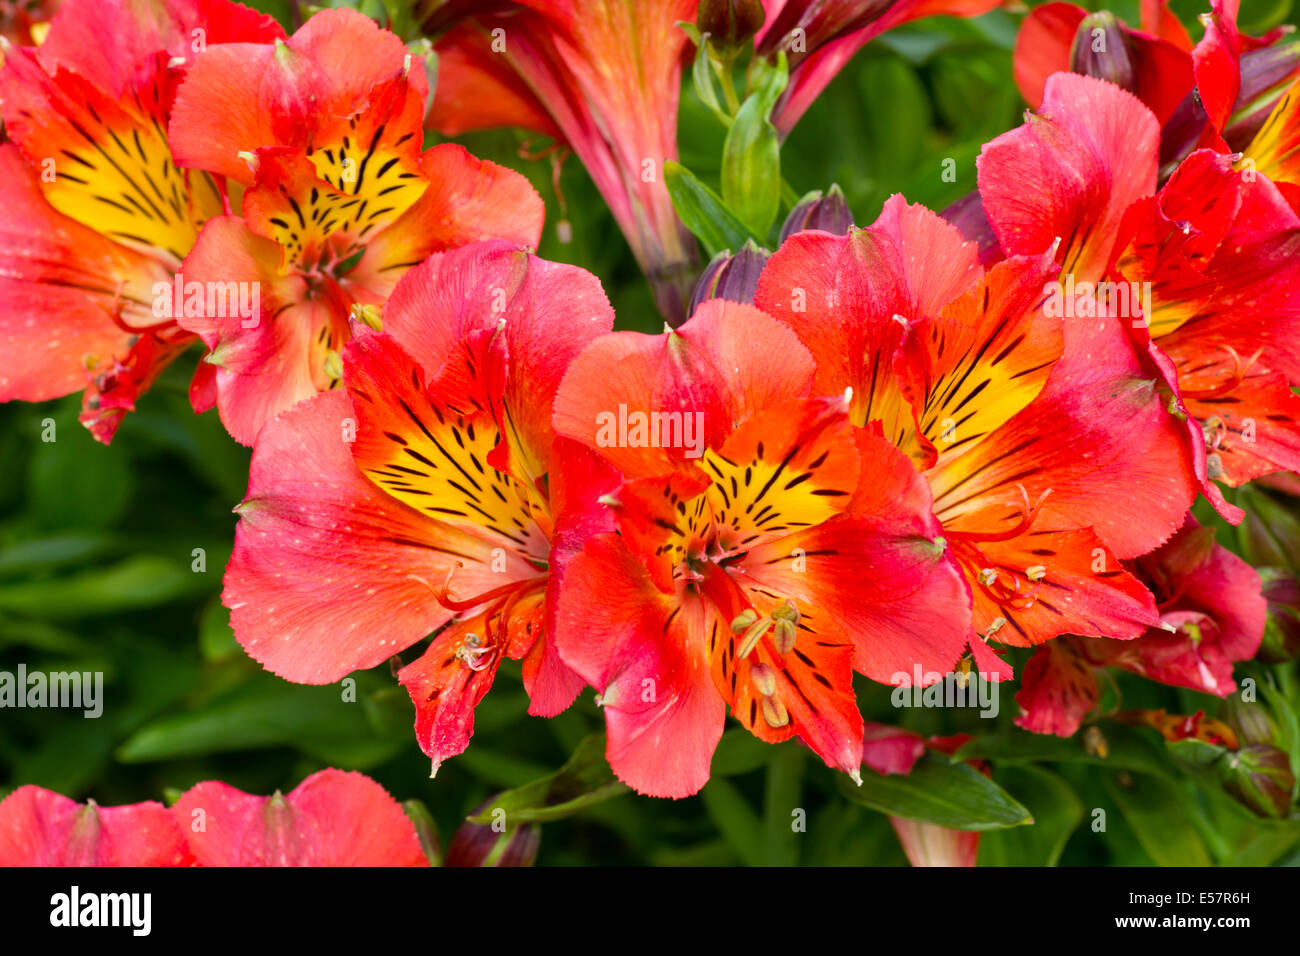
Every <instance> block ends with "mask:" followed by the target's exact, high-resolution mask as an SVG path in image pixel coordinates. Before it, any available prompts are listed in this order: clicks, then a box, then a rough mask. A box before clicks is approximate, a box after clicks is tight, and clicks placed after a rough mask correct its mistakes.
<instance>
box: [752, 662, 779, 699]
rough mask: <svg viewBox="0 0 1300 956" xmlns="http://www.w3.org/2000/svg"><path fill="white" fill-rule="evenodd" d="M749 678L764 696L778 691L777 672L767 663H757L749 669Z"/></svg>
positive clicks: (769, 695)
mask: <svg viewBox="0 0 1300 956" xmlns="http://www.w3.org/2000/svg"><path fill="white" fill-rule="evenodd" d="M749 678H750V680H752V681H753V682H754V687H755V688H756V689H757V690H758V692H759V693H760V694H762V695H763V696H764V697H771V696H772V695H773V694H775V693H776V672H775V671H773V670H772V668H770V667H768V666H767V665H766V664H755V665H754V666H753V667H751V668H750V669H749Z"/></svg>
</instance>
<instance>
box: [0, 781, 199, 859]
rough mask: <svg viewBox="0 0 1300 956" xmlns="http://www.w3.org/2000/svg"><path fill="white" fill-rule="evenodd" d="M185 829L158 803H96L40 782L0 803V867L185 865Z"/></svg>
mask: <svg viewBox="0 0 1300 956" xmlns="http://www.w3.org/2000/svg"><path fill="white" fill-rule="evenodd" d="M193 861H194V857H193V854H192V853H191V852H190V849H189V847H188V846H187V845H186V842H185V833H184V831H183V830H182V829H181V827H180V826H179V825H178V823H177V821H176V818H175V816H173V815H172V812H171V811H170V810H168V809H167V808H166V807H164V806H163V805H162V804H161V803H153V802H149V803H133V804H131V805H130V806H125V807H101V806H99V805H98V804H96V803H95V802H94V801H93V800H91V801H89V802H87V803H84V804H83V803H77V802H76V801H74V800H70V799H68V798H67V797H64V796H60V795H59V794H57V793H54V792H53V791H52V790H45V789H42V788H41V787H32V786H27V787H19V788H18V789H17V790H15V791H14V792H13V793H11V794H9V796H8V797H6V798H5V799H4V802H2V803H0V866H189V865H190V864H191V863H193Z"/></svg>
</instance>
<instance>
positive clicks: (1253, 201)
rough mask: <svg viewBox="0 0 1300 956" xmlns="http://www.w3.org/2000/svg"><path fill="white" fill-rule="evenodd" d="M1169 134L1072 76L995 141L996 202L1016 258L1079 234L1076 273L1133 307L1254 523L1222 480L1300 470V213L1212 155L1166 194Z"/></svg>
mask: <svg viewBox="0 0 1300 956" xmlns="http://www.w3.org/2000/svg"><path fill="white" fill-rule="evenodd" d="M1157 140H1158V131H1157V128H1156V124H1155V121H1154V118H1153V117H1152V116H1151V114H1150V112H1149V111H1148V110H1147V109H1146V108H1145V107H1144V106H1142V104H1140V103H1139V102H1137V101H1136V100H1135V99H1134V98H1133V97H1131V96H1130V95H1129V94H1127V93H1124V92H1122V91H1120V90H1118V89H1116V88H1115V87H1113V86H1111V85H1110V84H1107V83H1103V82H1101V81H1099V80H1094V79H1091V78H1087V77H1081V76H1074V75H1071V74H1063V73H1062V74H1057V75H1055V76H1053V77H1052V78H1051V79H1050V80H1048V83H1047V93H1046V95H1045V97H1044V101H1043V108H1042V110H1041V111H1040V112H1039V114H1038V115H1037V116H1035V117H1034V118H1033V119H1032V121H1031V122H1030V123H1028V124H1026V125H1025V126H1022V127H1020V128H1018V129H1016V130H1012V131H1011V132H1009V133H1006V134H1004V135H1003V136H1000V137H998V138H997V139H995V140H994V141H993V142H991V143H989V144H988V145H987V146H985V147H984V151H983V153H982V154H981V157H980V161H979V183H980V196H981V199H982V201H983V208H984V212H985V214H986V215H987V217H988V221H989V223H990V224H991V226H992V230H993V232H994V234H995V235H996V236H997V238H998V240H999V242H1000V244H1001V252H1002V253H1003V254H1005V255H1019V254H1038V253H1041V252H1042V251H1043V250H1045V249H1047V248H1049V247H1050V246H1051V245H1052V243H1053V242H1055V241H1056V239H1057V237H1067V238H1066V241H1065V242H1063V243H1061V244H1060V245H1059V246H1057V247H1056V261H1057V262H1058V263H1059V264H1060V271H1061V278H1062V279H1064V280H1066V282H1067V283H1068V285H1069V286H1072V287H1074V288H1083V287H1084V286H1085V284H1086V285H1088V287H1089V288H1092V284H1093V283H1098V282H1101V283H1105V285H1098V286H1096V290H1097V291H1098V293H1101V292H1102V291H1103V290H1104V291H1105V292H1106V294H1107V295H1108V296H1110V297H1111V298H1112V299H1114V300H1115V301H1117V302H1118V303H1119V304H1120V306H1121V310H1122V311H1123V312H1124V314H1125V315H1126V317H1127V318H1126V324H1127V325H1129V326H1130V327H1131V334H1132V335H1133V337H1134V339H1135V340H1136V341H1137V343H1138V345H1139V348H1140V349H1141V350H1142V351H1143V352H1146V353H1148V357H1147V359H1144V361H1147V362H1148V364H1149V366H1150V367H1151V368H1152V369H1153V370H1156V371H1158V372H1159V374H1160V375H1161V377H1162V378H1163V379H1164V383H1163V386H1162V391H1165V392H1167V394H1168V395H1169V399H1170V402H1171V405H1170V407H1171V409H1173V410H1175V411H1177V413H1178V414H1179V415H1187V416H1189V419H1188V421H1187V431H1188V445H1189V448H1190V450H1191V452H1192V454H1193V455H1194V456H1195V457H1196V459H1197V470H1198V474H1199V475H1200V476H1201V480H1202V482H1203V483H1204V490H1205V492H1206V495H1207V497H1209V498H1210V500H1211V501H1213V502H1214V503H1215V504H1216V506H1217V507H1218V508H1219V510H1220V511H1221V512H1223V513H1224V515H1225V516H1226V517H1229V518H1231V519H1233V520H1239V518H1240V511H1239V510H1238V509H1236V508H1235V507H1233V506H1231V505H1228V504H1227V503H1226V502H1224V501H1223V498H1222V495H1221V494H1220V493H1219V491H1218V489H1217V488H1216V487H1215V486H1214V485H1213V484H1211V483H1210V479H1221V480H1222V481H1224V482H1225V483H1227V484H1229V485H1233V486H1236V485H1239V484H1241V483H1243V482H1245V481H1248V480H1250V479H1251V478H1254V477H1257V476H1259V475H1263V474H1267V473H1268V472H1272V471H1277V470H1279V469H1287V470H1295V469H1296V468H1297V467H1300V425H1297V419H1298V418H1300V399H1297V398H1296V397H1295V396H1294V395H1293V394H1291V391H1290V388H1289V387H1288V386H1289V384H1296V383H1300V364H1297V359H1296V352H1295V349H1294V342H1295V340H1296V337H1297V335H1300V260H1298V259H1297V258H1296V257H1295V255H1294V253H1293V249H1294V246H1295V244H1296V237H1297V236H1298V235H1300V219H1297V217H1296V214H1295V213H1294V212H1293V211H1292V210H1291V208H1290V207H1289V206H1288V205H1287V203H1286V202H1285V200H1284V199H1283V198H1282V196H1281V194H1280V193H1279V191H1278V189H1277V187H1276V186H1275V185H1274V184H1273V183H1271V182H1270V181H1269V180H1268V179H1267V178H1265V177H1263V176H1260V175H1258V174H1257V173H1253V172H1239V171H1235V170H1234V169H1233V168H1232V162H1231V158H1230V157H1227V156H1221V155H1218V154H1216V153H1214V152H1212V151H1210V150H1201V151H1198V152H1196V153H1194V154H1193V155H1192V156H1191V157H1189V158H1188V159H1187V160H1186V161H1185V162H1184V163H1183V164H1182V165H1181V166H1180V167H1179V168H1178V170H1177V171H1176V172H1175V173H1174V175H1173V176H1172V177H1171V178H1170V179H1169V181H1168V182H1167V183H1166V184H1165V185H1164V187H1162V188H1161V190H1160V191H1159V193H1156V189H1155V178H1156V149H1157ZM1153 194H1154V195H1153ZM1116 283H1117V284H1116ZM1147 283H1149V285H1145V284H1147ZM1144 290H1146V291H1148V292H1149V298H1150V302H1149V303H1148V304H1146V305H1144V304H1143V302H1142V300H1143V298H1144V296H1143V294H1142V293H1143V291H1144ZM1148 306H1149V307H1148ZM1144 310H1145V311H1144Z"/></svg>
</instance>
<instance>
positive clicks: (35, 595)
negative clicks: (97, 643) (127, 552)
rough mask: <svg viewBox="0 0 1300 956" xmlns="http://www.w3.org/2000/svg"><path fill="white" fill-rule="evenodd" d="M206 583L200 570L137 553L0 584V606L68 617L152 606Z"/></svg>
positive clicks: (202, 588) (37, 614) (196, 590)
mask: <svg viewBox="0 0 1300 956" xmlns="http://www.w3.org/2000/svg"><path fill="white" fill-rule="evenodd" d="M188 556H189V555H188V552H187V553H186V558H188ZM209 586H210V583H209V581H208V579H207V578H206V577H205V576H204V575H202V574H195V573H193V572H191V571H190V569H189V567H188V566H184V565H181V564H180V563H179V562H178V561H175V560H172V559H169V558H163V557H160V556H157V555H146V554H142V555H137V556H135V557H132V558H127V559H126V560H124V561H119V562H118V563H117V564H113V565H110V566H108V567H106V568H97V569H95V570H92V571H83V572H80V573H78V574H73V575H68V576H67V577H62V578H53V579H50V580H45V581H29V582H23V583H17V584H7V585H4V586H0V610H5V611H16V612H18V613H22V614H27V615H30V616H32V617H39V618H44V619H46V620H51V621H64V620H73V619H76V618H82V617H91V616H94V615H97V614H114V613H120V612H122V611H129V610H133V609H135V608H146V607H157V606H159V605H162V604H167V603H170V602H171V601H175V600H179V599H181V598H185V597H190V596H192V595H195V594H199V593H202V592H203V591H206V590H207V589H208V588H209Z"/></svg>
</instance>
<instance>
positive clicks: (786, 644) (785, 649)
mask: <svg viewBox="0 0 1300 956" xmlns="http://www.w3.org/2000/svg"><path fill="white" fill-rule="evenodd" d="M798 634H799V632H798V631H796V630H795V627H794V625H793V624H791V623H790V622H789V621H786V620H778V621H777V622H776V632H775V633H774V634H773V636H772V637H773V641H772V642H773V643H774V644H775V645H776V652H777V653H778V654H780V655H781V656H782V657H785V655H787V654H789V653H790V652H791V651H792V650H794V644H795V639H796V637H797V636H798Z"/></svg>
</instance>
